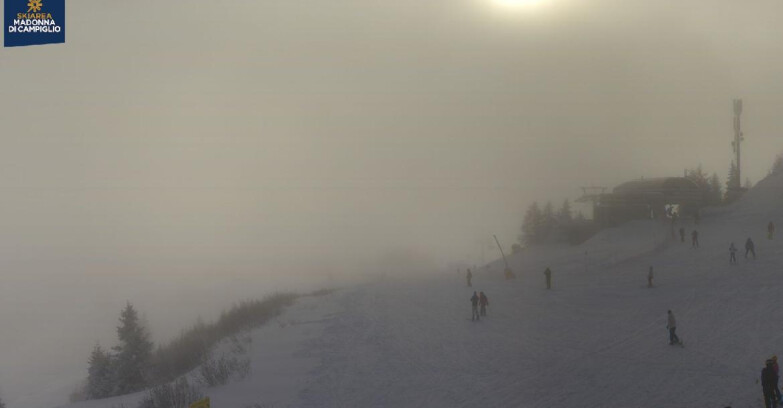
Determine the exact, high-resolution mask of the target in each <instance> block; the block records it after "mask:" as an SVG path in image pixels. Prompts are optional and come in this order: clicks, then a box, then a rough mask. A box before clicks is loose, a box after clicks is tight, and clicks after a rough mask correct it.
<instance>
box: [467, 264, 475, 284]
mask: <svg viewBox="0 0 783 408" xmlns="http://www.w3.org/2000/svg"><path fill="white" fill-rule="evenodd" d="M466 278H467V279H468V286H473V284H472V283H471V282H470V281H472V280H473V274H472V273H471V272H470V268H468V274H467V276H466Z"/></svg>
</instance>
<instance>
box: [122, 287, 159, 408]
mask: <svg viewBox="0 0 783 408" xmlns="http://www.w3.org/2000/svg"><path fill="white" fill-rule="evenodd" d="M117 337H118V338H119V340H120V344H119V345H117V346H115V347H114V350H115V351H116V352H117V354H116V356H115V361H114V366H115V371H114V372H115V374H116V377H115V378H116V388H115V394H117V395H121V394H127V393H131V392H135V391H139V390H141V389H144V388H145V387H146V386H147V372H148V369H149V361H150V356H151V354H152V347H153V345H152V342H151V341H150V340H149V333H147V329H146V328H145V327H144V326H143V325H142V324H141V323H140V322H139V316H138V313H136V309H134V308H133V305H131V303H130V302H128V303H127V306H125V309H123V311H122V313H121V314H120V326H119V327H117Z"/></svg>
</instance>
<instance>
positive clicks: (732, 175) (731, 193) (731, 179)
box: [723, 161, 739, 203]
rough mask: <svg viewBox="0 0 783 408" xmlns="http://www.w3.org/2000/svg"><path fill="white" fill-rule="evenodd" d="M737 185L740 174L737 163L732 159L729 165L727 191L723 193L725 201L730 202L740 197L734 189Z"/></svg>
mask: <svg viewBox="0 0 783 408" xmlns="http://www.w3.org/2000/svg"><path fill="white" fill-rule="evenodd" d="M737 186H739V174H737V165H736V164H735V163H734V162H733V161H732V162H731V165H730V166H729V176H728V178H726V192H725V193H724V195H723V201H724V202H726V203H730V202H732V201H734V200H736V199H737V198H738V197H739V196H738V195H737V192H736V191H735V190H734V189H735V188H736V187H737Z"/></svg>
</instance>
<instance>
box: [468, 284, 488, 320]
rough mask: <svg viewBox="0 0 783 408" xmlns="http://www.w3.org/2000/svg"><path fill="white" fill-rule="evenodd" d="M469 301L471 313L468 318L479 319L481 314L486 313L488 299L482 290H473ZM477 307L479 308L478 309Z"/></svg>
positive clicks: (484, 314)
mask: <svg viewBox="0 0 783 408" xmlns="http://www.w3.org/2000/svg"><path fill="white" fill-rule="evenodd" d="M470 303H471V304H472V305H473V313H472V315H471V317H470V320H481V316H486V315H487V306H489V299H488V298H487V295H485V294H484V292H479V293H478V294H476V291H473V296H472V297H471V298H470ZM479 307H480V308H481V309H479Z"/></svg>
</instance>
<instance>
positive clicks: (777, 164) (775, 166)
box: [769, 154, 783, 174]
mask: <svg viewBox="0 0 783 408" xmlns="http://www.w3.org/2000/svg"><path fill="white" fill-rule="evenodd" d="M769 172H770V173H771V174H778V173H783V154H779V155H778V157H775V161H774V162H773V163H772V170H770V171H769Z"/></svg>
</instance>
